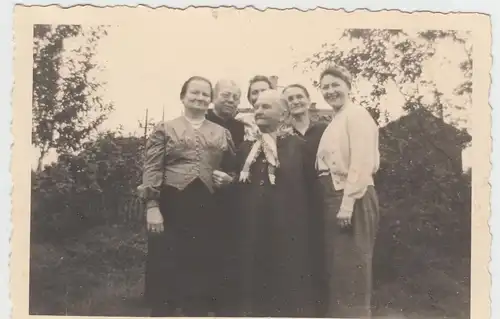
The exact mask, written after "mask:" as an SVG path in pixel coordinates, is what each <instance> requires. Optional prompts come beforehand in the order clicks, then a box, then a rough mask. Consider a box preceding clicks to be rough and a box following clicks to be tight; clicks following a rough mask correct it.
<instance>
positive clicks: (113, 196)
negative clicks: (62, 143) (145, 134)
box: [31, 133, 144, 239]
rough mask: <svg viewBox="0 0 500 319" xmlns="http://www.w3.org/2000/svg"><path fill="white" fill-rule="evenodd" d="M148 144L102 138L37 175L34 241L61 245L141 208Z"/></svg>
mask: <svg viewBox="0 0 500 319" xmlns="http://www.w3.org/2000/svg"><path fill="white" fill-rule="evenodd" d="M143 143H144V142H143V140H141V139H139V138H136V137H123V136H119V135H117V134H115V133H105V134H101V135H100V136H98V138H97V139H96V140H95V141H92V142H88V143H86V144H85V145H84V148H83V150H82V151H81V152H79V153H77V154H74V155H72V154H63V155H61V156H60V157H59V159H58V161H57V162H56V163H53V164H51V165H49V166H47V167H46V168H45V169H44V170H43V171H42V172H40V173H38V174H37V173H35V172H32V174H31V176H32V180H31V187H32V198H31V202H32V209H31V214H32V218H31V225H32V235H33V237H34V238H35V239H36V238H40V237H43V238H48V237H51V238H55V239H57V238H61V236H67V235H75V234H77V233H79V232H80V231H84V230H86V229H88V228H89V227H92V226H94V225H97V224H102V223H109V222H114V221H120V220H121V219H123V216H122V214H123V207H124V206H127V205H128V204H129V202H132V203H134V202H135V190H136V187H137V186H138V185H139V183H140V177H141V171H142V152H143ZM136 213H137V214H138V213H139V212H136Z"/></svg>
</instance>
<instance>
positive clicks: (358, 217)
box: [317, 67, 380, 318]
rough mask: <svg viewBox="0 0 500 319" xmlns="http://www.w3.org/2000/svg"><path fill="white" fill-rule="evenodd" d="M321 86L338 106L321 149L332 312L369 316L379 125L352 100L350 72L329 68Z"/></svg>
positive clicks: (334, 106) (328, 99)
mask: <svg viewBox="0 0 500 319" xmlns="http://www.w3.org/2000/svg"><path fill="white" fill-rule="evenodd" d="M320 90H321V93H322V95H323V97H324V99H325V101H326V102H327V103H328V104H329V105H330V106H331V107H332V109H333V116H332V121H331V123H330V124H329V125H328V127H327V128H326V130H325V132H324V133H323V136H322V138H321V141H320V144H319V147H318V153H317V169H318V173H319V175H320V178H319V179H320V183H321V188H322V190H323V200H324V214H325V227H326V229H325V240H326V247H327V248H326V249H327V252H326V256H327V265H326V266H327V271H328V277H329V306H328V308H329V309H328V316H329V317H331V316H333V317H347V318H349V317H356V318H360V317H361V318H368V317H370V316H371V311H370V308H371V290H372V256H373V247H374V242H375V235H376V232H377V229H378V222H379V205H378V197H377V194H376V191H375V188H374V182H373V175H374V174H375V173H376V172H377V170H378V168H379V163H380V154H379V148H378V127H377V125H376V123H375V121H374V120H373V118H372V117H371V115H370V113H368V111H367V110H366V109H365V108H363V107H361V106H358V105H355V104H353V103H351V102H350V99H349V94H350V91H351V76H350V75H349V73H348V72H347V71H346V70H344V69H341V68H338V67H330V68H328V69H326V70H325V71H323V72H322V74H321V76H320Z"/></svg>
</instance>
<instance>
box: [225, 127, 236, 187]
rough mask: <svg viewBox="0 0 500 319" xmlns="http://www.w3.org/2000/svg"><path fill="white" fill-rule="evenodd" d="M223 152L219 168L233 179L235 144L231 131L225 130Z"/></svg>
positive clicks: (234, 173)
mask: <svg viewBox="0 0 500 319" xmlns="http://www.w3.org/2000/svg"><path fill="white" fill-rule="evenodd" d="M223 143H224V154H223V157H222V163H221V169H222V170H223V171H224V172H225V173H226V174H228V175H230V176H231V177H233V179H234V178H235V176H236V173H237V163H236V146H235V145H234V142H233V138H232V137H231V133H230V132H229V131H228V130H225V138H224V142H223Z"/></svg>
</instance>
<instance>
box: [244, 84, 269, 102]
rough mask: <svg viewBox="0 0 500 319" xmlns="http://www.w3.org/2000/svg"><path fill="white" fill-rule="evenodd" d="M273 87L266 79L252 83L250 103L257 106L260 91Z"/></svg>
mask: <svg viewBox="0 0 500 319" xmlns="http://www.w3.org/2000/svg"><path fill="white" fill-rule="evenodd" d="M270 88H271V87H270V86H269V83H267V82H265V81H258V82H255V83H252V85H250V88H249V90H250V104H252V105H253V106H254V108H255V102H257V98H258V97H259V94H260V92H262V91H265V90H269V89H270Z"/></svg>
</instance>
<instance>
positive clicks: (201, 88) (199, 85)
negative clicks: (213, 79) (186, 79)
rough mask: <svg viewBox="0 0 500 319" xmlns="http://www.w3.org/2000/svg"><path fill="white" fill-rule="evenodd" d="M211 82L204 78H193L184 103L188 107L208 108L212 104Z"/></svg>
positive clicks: (183, 100) (196, 108)
mask: <svg viewBox="0 0 500 319" xmlns="http://www.w3.org/2000/svg"><path fill="white" fill-rule="evenodd" d="M210 95H211V89H210V84H208V83H207V82H206V81H202V80H193V81H191V82H190V83H189V85H188V87H187V90H186V94H185V95H184V98H183V99H182V103H183V104H184V106H185V107H186V108H190V109H195V110H206V109H208V105H209V104H210V102H211V101H210Z"/></svg>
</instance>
